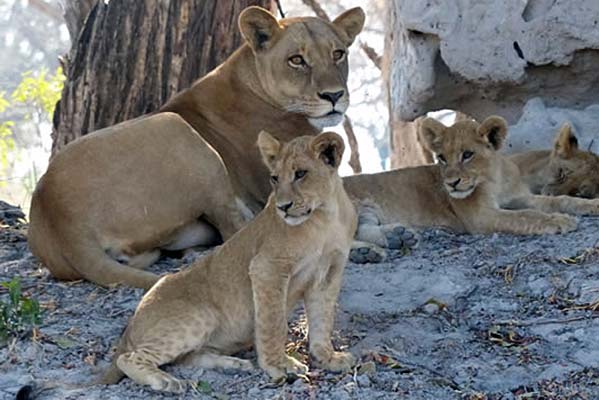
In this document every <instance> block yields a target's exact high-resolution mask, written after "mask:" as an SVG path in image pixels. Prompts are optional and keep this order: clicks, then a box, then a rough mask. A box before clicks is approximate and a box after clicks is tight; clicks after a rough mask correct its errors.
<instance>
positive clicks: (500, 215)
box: [470, 209, 577, 235]
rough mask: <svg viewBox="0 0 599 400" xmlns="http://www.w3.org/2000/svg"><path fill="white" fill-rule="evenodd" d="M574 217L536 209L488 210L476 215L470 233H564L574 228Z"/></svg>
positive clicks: (575, 222) (575, 223)
mask: <svg viewBox="0 0 599 400" xmlns="http://www.w3.org/2000/svg"><path fill="white" fill-rule="evenodd" d="M576 225H577V221H576V218H574V217H572V216H570V215H566V214H547V213H544V212H542V211H538V210H501V209H499V210H488V211H486V212H482V213H480V214H479V215H477V216H476V218H475V220H474V221H472V224H471V225H470V231H471V232H472V233H494V232H505V233H513V234H516V235H542V234H556V233H566V232H570V231H573V230H575V229H576Z"/></svg>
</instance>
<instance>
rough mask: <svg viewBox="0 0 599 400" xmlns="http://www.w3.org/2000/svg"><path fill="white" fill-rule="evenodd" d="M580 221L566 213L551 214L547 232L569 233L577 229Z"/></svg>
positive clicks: (546, 227) (546, 228)
mask: <svg viewBox="0 0 599 400" xmlns="http://www.w3.org/2000/svg"><path fill="white" fill-rule="evenodd" d="M577 226H578V221H577V219H576V218H575V217H572V216H570V215H566V214H551V218H550V219H549V221H548V223H547V225H546V226H545V232H546V233H550V234H556V233H567V232H572V231H574V230H576V227H577Z"/></svg>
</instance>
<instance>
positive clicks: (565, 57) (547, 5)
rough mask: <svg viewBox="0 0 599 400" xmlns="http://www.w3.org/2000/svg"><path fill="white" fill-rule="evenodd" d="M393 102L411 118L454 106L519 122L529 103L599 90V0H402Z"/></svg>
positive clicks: (396, 16) (395, 20)
mask: <svg viewBox="0 0 599 400" xmlns="http://www.w3.org/2000/svg"><path fill="white" fill-rule="evenodd" d="M390 8H391V9H390V11H391V12H390V13H389V15H390V35H389V38H388V44H387V45H388V50H390V51H391V53H389V54H392V59H391V60H389V68H390V69H389V81H390V85H391V93H390V99H391V106H392V110H393V112H395V113H398V115H399V118H400V119H403V120H412V119H414V118H415V117H417V116H420V115H423V114H424V113H426V112H428V111H433V110H438V109H442V108H449V109H455V110H459V111H462V112H465V113H467V114H470V115H472V116H473V117H475V118H477V119H481V118H484V117H485V116H487V115H488V114H491V113H498V114H501V115H503V116H505V117H506V118H508V120H510V122H515V121H516V120H517V119H518V118H519V117H520V114H521V112H522V107H523V106H524V104H525V103H526V102H527V101H528V100H529V99H531V98H533V97H541V98H542V99H543V101H545V103H546V104H547V105H548V106H550V107H567V108H582V107H586V106H588V105H590V104H593V103H597V102H598V99H599V96H598V93H599V79H598V75H599V67H598V65H599V51H598V50H599V0H502V1H497V0H422V1H416V0H393V1H392V4H391V6H390Z"/></svg>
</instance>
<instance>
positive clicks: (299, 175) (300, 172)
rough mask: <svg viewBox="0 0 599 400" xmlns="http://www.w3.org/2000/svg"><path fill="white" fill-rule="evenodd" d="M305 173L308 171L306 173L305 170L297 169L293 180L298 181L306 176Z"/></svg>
mask: <svg viewBox="0 0 599 400" xmlns="http://www.w3.org/2000/svg"><path fill="white" fill-rule="evenodd" d="M307 173H308V171H306V170H305V169H298V170H297V171H295V177H294V180H296V181H299V180H300V179H302V178H303V177H304V176H306V174H307Z"/></svg>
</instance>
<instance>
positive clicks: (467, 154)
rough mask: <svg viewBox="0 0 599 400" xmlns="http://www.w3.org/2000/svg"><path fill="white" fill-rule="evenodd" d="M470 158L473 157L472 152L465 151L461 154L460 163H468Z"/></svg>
mask: <svg viewBox="0 0 599 400" xmlns="http://www.w3.org/2000/svg"><path fill="white" fill-rule="evenodd" d="M472 157H474V152H472V151H470V150H466V151H465V152H463V153H462V161H469V160H470V159H472Z"/></svg>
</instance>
